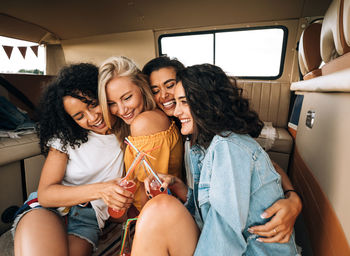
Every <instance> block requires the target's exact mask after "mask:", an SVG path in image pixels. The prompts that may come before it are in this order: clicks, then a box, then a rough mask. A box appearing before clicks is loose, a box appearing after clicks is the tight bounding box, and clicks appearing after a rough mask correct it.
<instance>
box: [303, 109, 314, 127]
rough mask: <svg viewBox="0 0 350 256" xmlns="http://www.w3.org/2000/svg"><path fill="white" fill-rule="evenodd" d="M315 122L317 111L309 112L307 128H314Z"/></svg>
mask: <svg viewBox="0 0 350 256" xmlns="http://www.w3.org/2000/svg"><path fill="white" fill-rule="evenodd" d="M314 122H315V111H313V110H309V111H308V112H307V114H306V122H305V124H306V126H307V127H309V128H312V126H313V125H314Z"/></svg>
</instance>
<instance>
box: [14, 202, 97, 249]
mask: <svg viewBox="0 0 350 256" xmlns="http://www.w3.org/2000/svg"><path fill="white" fill-rule="evenodd" d="M43 208H44V207H41V206H40V207H36V208H31V209H28V210H26V211H24V212H23V213H20V214H18V215H17V216H16V218H15V220H14V222H13V227H12V235H13V237H14V235H15V231H16V228H17V225H18V222H19V221H20V220H21V218H22V217H23V216H24V215H25V214H26V213H28V212H30V211H34V210H37V209H43ZM45 209H46V210H49V211H52V212H54V213H56V214H57V215H58V216H59V217H60V218H62V220H63V222H64V223H65V226H66V229H67V234H70V235H75V236H77V237H80V238H82V239H84V240H86V241H88V242H89V243H90V244H92V246H93V249H94V250H96V249H97V244H98V238H99V234H100V232H101V231H100V229H99V227H98V223H97V219H96V214H95V211H94V209H93V208H92V207H91V206H90V207H81V206H78V205H76V206H73V207H71V208H70V211H69V213H68V214H67V215H66V216H63V217H62V216H61V215H60V213H59V212H58V211H57V210H56V209H55V208H45Z"/></svg>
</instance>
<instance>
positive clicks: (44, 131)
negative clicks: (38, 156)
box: [13, 63, 132, 255]
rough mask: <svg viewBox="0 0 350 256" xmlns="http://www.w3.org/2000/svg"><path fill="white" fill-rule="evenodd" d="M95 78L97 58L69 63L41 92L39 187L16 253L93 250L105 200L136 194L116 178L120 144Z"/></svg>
mask: <svg viewBox="0 0 350 256" xmlns="http://www.w3.org/2000/svg"><path fill="white" fill-rule="evenodd" d="M97 81H98V68H97V67H96V66H94V65H92V64H87V63H81V64H75V65H71V66H68V67H65V68H63V69H62V70H61V72H60V73H59V74H58V76H57V78H56V79H55V80H54V81H53V82H52V83H51V84H50V85H49V86H48V87H47V88H46V90H45V92H44V94H43V95H42V99H41V104H40V110H41V115H40V146H41V150H42V152H43V153H45V154H46V155H47V158H46V160H45V164H44V167H43V169H42V173H41V178H40V182H39V187H38V193H36V192H35V193H32V194H31V195H30V196H29V199H28V200H27V201H26V203H25V204H24V206H23V207H22V208H21V209H20V211H19V214H18V215H17V217H16V220H15V223H14V228H13V232H15V233H14V241H15V254H16V255H91V253H92V250H93V248H95V247H96V246H97V242H98V234H99V232H100V229H101V228H102V227H103V226H104V223H105V221H106V219H108V218H109V214H108V211H107V205H108V206H110V207H113V208H115V209H121V208H126V207H129V206H130V205H131V203H132V194H131V193H130V192H128V191H125V190H123V189H122V188H121V187H119V186H118V185H116V180H115V179H117V178H119V177H121V176H122V172H123V151H122V150H121V147H120V144H119V142H118V140H117V139H116V136H115V135H114V134H112V133H111V131H110V130H109V128H108V127H107V125H106V123H105V121H104V119H103V115H102V110H101V107H100V106H99V104H98V100H97ZM110 121H111V122H113V117H111V119H110ZM63 215H64V216H65V218H64V219H63V218H62V217H61V216H63ZM64 223H65V224H64Z"/></svg>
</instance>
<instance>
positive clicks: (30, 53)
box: [0, 36, 46, 74]
mask: <svg viewBox="0 0 350 256" xmlns="http://www.w3.org/2000/svg"><path fill="white" fill-rule="evenodd" d="M11 49H12V51H11ZM6 50H7V53H6ZM20 50H22V53H21V51H20ZM36 50H37V51H36ZM35 52H37V56H36V54H35ZM45 55H46V53H45V47H44V46H40V45H38V44H37V43H33V42H28V41H23V40H18V39H13V38H9V37H4V36H0V73H31V74H44V73H45V70H46V56H45Z"/></svg>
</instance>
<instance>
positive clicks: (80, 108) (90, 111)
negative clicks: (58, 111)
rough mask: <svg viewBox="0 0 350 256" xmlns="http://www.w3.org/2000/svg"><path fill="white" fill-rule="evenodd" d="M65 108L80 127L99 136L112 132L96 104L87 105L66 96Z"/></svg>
mask: <svg viewBox="0 0 350 256" xmlns="http://www.w3.org/2000/svg"><path fill="white" fill-rule="evenodd" d="M63 106H64V109H65V111H66V112H67V113H68V115H70V116H71V117H72V118H73V120H74V121H75V122H76V123H77V124H78V125H79V126H80V127H82V128H84V129H86V130H89V131H93V132H95V133H98V134H108V133H109V132H110V131H109V129H108V127H107V125H106V123H105V121H104V119H103V116H102V109H101V107H100V106H99V105H97V103H96V102H93V103H91V104H87V103H84V102H82V101H81V100H79V99H77V98H74V97H72V96H65V97H64V98H63Z"/></svg>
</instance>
